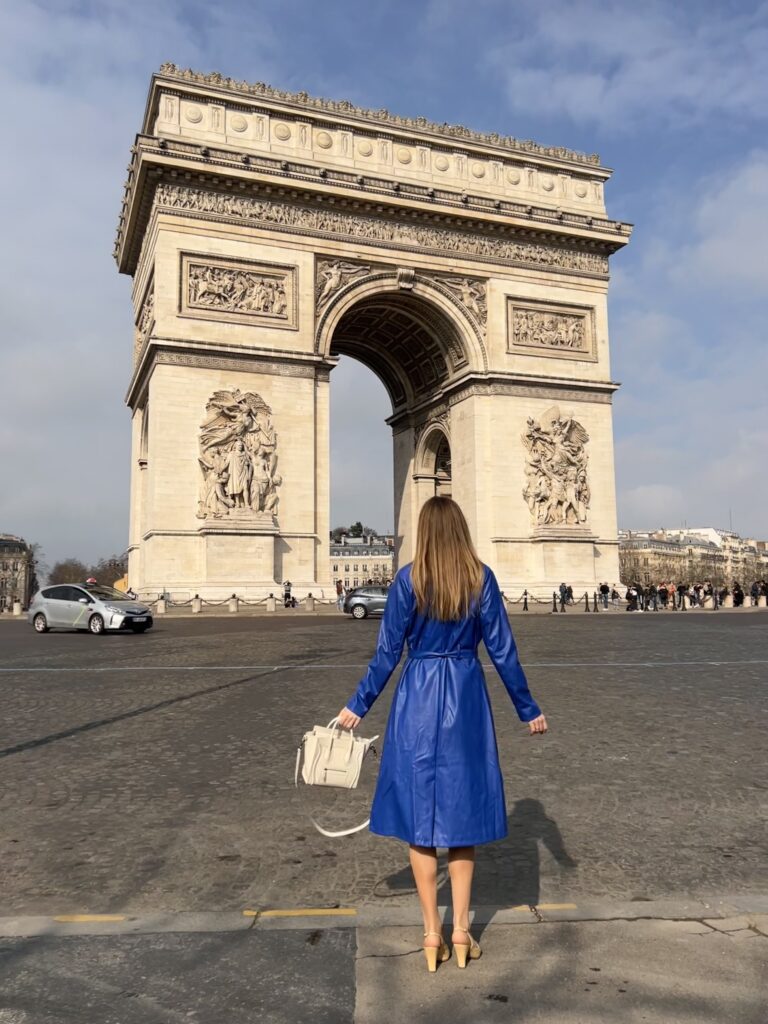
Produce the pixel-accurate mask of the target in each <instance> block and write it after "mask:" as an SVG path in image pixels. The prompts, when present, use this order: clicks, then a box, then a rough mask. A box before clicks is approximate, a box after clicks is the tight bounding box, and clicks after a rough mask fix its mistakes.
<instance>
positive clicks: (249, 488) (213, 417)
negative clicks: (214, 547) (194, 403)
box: [197, 388, 282, 522]
mask: <svg viewBox="0 0 768 1024" xmlns="http://www.w3.org/2000/svg"><path fill="white" fill-rule="evenodd" d="M205 411H206V414H207V416H206V419H205V421H204V423H203V424H202V426H201V427H200V441H199V444H200V449H199V455H198V462H199V464H200V471H201V473H202V481H201V485H200V500H199V502H198V510H197V518H198V519H224V518H228V517H235V518H237V519H238V520H239V521H243V522H247V521H248V520H249V519H252V520H253V521H254V522H257V521H263V520H264V518H265V515H264V514H265V513H266V515H267V517H268V518H269V519H270V520H272V521H274V519H273V517H274V516H276V515H277V508H278V495H277V488H278V487H280V485H281V484H282V478H281V477H280V476H279V474H278V473H277V434H276V433H275V429H274V427H273V426H272V419H271V410H270V408H269V406H268V405H267V404H266V402H264V400H263V399H262V398H261V397H260V396H259V395H257V394H256V393H255V392H252V391H248V392H245V393H244V394H243V393H242V392H241V391H240V390H239V389H238V388H234V389H233V390H231V391H216V392H214V394H213V395H212V396H211V398H210V400H209V401H208V404H207V405H206V407H205Z"/></svg>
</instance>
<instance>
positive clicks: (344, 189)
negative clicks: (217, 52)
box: [114, 139, 631, 276]
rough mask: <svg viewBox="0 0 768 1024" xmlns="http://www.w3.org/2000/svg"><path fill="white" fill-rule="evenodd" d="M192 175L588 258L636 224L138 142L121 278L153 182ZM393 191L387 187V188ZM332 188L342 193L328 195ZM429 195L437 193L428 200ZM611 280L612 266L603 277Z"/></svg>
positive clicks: (128, 268)
mask: <svg viewBox="0 0 768 1024" xmlns="http://www.w3.org/2000/svg"><path fill="white" fill-rule="evenodd" d="M201 150H202V153H201ZM188 163H189V164H193V165H194V168H193V167H192V166H190V167H189V169H187V168H186V167H185V165H186V164H188ZM201 164H202V166H201ZM222 171H223V172H224V173H222ZM217 172H218V173H217ZM265 172H266V173H268V174H269V175H270V177H274V178H275V179H276V181H275V182H274V183H273V182H272V181H267V182H265V181H264V180H263V179H262V178H257V177H256V173H261V174H262V175H263V174H264V173H265ZM193 174H194V183H195V185H196V186H197V187H200V186H202V187H207V188H210V189H215V190H218V191H222V190H224V189H230V190H237V191H236V193H235V194H238V195H240V196H242V195H246V196H247V195H253V193H257V192H260V194H261V195H272V196H280V197H284V198H285V199H287V200H292V201H296V200H297V199H299V198H300V199H301V200H302V201H303V202H304V203H307V202H309V203H315V204H318V205H319V204H324V206H323V208H324V209H339V208H344V207H347V208H348V209H349V210H350V212H352V211H355V212H357V213H358V214H359V215H360V216H362V215H364V214H366V213H368V214H373V215H375V216H378V217H382V215H383V217H384V218H385V217H386V216H395V217H400V218H402V217H403V216H404V215H406V214H407V216H408V217H409V219H410V220H417V221H421V222H422V223H423V222H432V223H435V224H439V225H440V226H441V227H442V226H443V225H446V224H450V225H455V226H456V227H457V228H459V229H461V230H465V231H467V230H469V231H478V230H480V231H485V232H492V233H495V234H496V236H497V237H498V236H499V235H501V236H504V235H506V236H507V237H510V236H514V237H517V238H519V239H523V238H525V237H527V238H529V239H531V240H532V241H534V242H541V243H543V244H555V245H560V246H574V244H575V245H576V247H578V248H582V249H584V250H585V251H586V250H588V249H590V250H592V251H596V252H602V253H604V254H605V255H610V254H611V253H613V252H615V251H616V250H617V249H619V248H621V247H622V246H624V245H625V244H626V243H627V241H628V239H629V236H630V234H631V225H628V224H624V223H622V222H618V221H611V220H608V219H603V218H597V217H591V216H585V215H579V214H573V213H567V212H565V211H563V210H558V209H547V208H544V207H531V206H524V205H523V204H518V203H511V202H501V201H498V200H497V201H495V202H492V201H491V200H489V199H488V198H487V197H481V196H468V195H467V194H466V193H464V194H461V195H460V194H458V193H456V192H451V191H450V190H444V193H443V194H442V195H440V196H439V197H438V196H437V195H436V194H434V193H435V190H433V189H430V190H426V189H424V188H421V187H420V186H416V185H414V186H409V187H408V188H407V189H406V188H404V187H402V186H400V185H399V184H398V183H396V182H394V183H393V182H390V183H386V182H384V181H382V180H381V179H375V178H371V179H362V178H360V177H359V176H354V175H351V174H346V175H345V174H342V173H340V172H328V173H327V174H324V175H323V177H321V178H318V172H317V169H316V168H313V167H310V166H305V167H302V166H301V165H297V164H289V163H287V162H286V161H277V160H271V159H268V158H259V159H258V160H256V159H251V158H248V160H247V162H246V163H244V160H243V158H242V156H240V155H238V154H237V153H236V152H234V151H221V150H217V151H215V152H214V153H212V152H211V151H210V150H209V149H208V148H207V147H198V146H194V145H191V144H189V143H178V142H173V143H168V142H167V141H165V140H163V141H162V143H157V142H156V141H155V140H145V139H140V140H139V141H138V143H137V146H136V147H134V156H133V160H132V163H131V166H130V168H129V177H128V180H127V181H126V183H125V193H124V198H123V207H122V212H121V215H120V220H119V224H118V229H117V237H116V241H115V250H114V256H115V259H116V261H117V263H118V267H119V269H120V270H121V271H122V272H123V273H130V274H132V273H134V272H135V269H136V265H137V260H138V254H139V250H140V246H141V240H142V238H143V236H144V232H145V231H146V225H147V222H148V220H149V214H150V212H151V202H152V198H153V195H154V187H153V183H155V182H160V181H162V180H167V181H174V180H175V181H178V182H179V183H181V184H183V183H184V182H185V181H188V180H189V181H191V180H192V175H193ZM387 184H388V185H389V187H385V186H386V185H387ZM297 186H298V187H297ZM331 186H333V188H334V189H335V190H336V192H335V194H330V195H329V194H328V193H329V188H330V187H331ZM428 192H431V193H433V194H432V195H428V194H427V193H428ZM360 193H363V195H360ZM384 203H386V206H385V205H384ZM416 203H419V204H423V203H428V204H429V207H428V208H426V209H425V208H423V207H421V206H415V205H414V204H416ZM472 214H474V216H471V215H472ZM547 228H549V229H550V230H549V231H547V230H546V229H547ZM374 244H375V243H374ZM606 273H607V267H606V268H605V271H604V272H603V274H602V276H605V274H606ZM599 276H600V275H599Z"/></svg>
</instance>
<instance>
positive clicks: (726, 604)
mask: <svg viewBox="0 0 768 1024" xmlns="http://www.w3.org/2000/svg"><path fill="white" fill-rule="evenodd" d="M723 608H733V594H726V595H725V597H724V598H723Z"/></svg>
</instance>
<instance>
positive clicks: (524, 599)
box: [523, 590, 528, 612]
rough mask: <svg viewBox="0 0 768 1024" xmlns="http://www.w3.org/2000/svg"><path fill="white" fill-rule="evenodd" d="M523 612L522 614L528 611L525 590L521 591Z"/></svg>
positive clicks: (526, 592)
mask: <svg viewBox="0 0 768 1024" xmlns="http://www.w3.org/2000/svg"><path fill="white" fill-rule="evenodd" d="M523 611H524V612H527V611H528V591H527V590H524V591H523Z"/></svg>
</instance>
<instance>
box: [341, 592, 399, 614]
mask: <svg viewBox="0 0 768 1024" xmlns="http://www.w3.org/2000/svg"><path fill="white" fill-rule="evenodd" d="M388 593H389V591H388V590H387V588H386V587H356V588H355V589H354V590H350V592H349V593H348V594H347V596H346V599H345V601H344V611H345V612H346V613H347V615H351V616H352V617H353V618H355V619H365V618H367V617H368V616H369V615H382V614H383V613H384V606H385V605H386V603H387V594H388Z"/></svg>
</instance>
